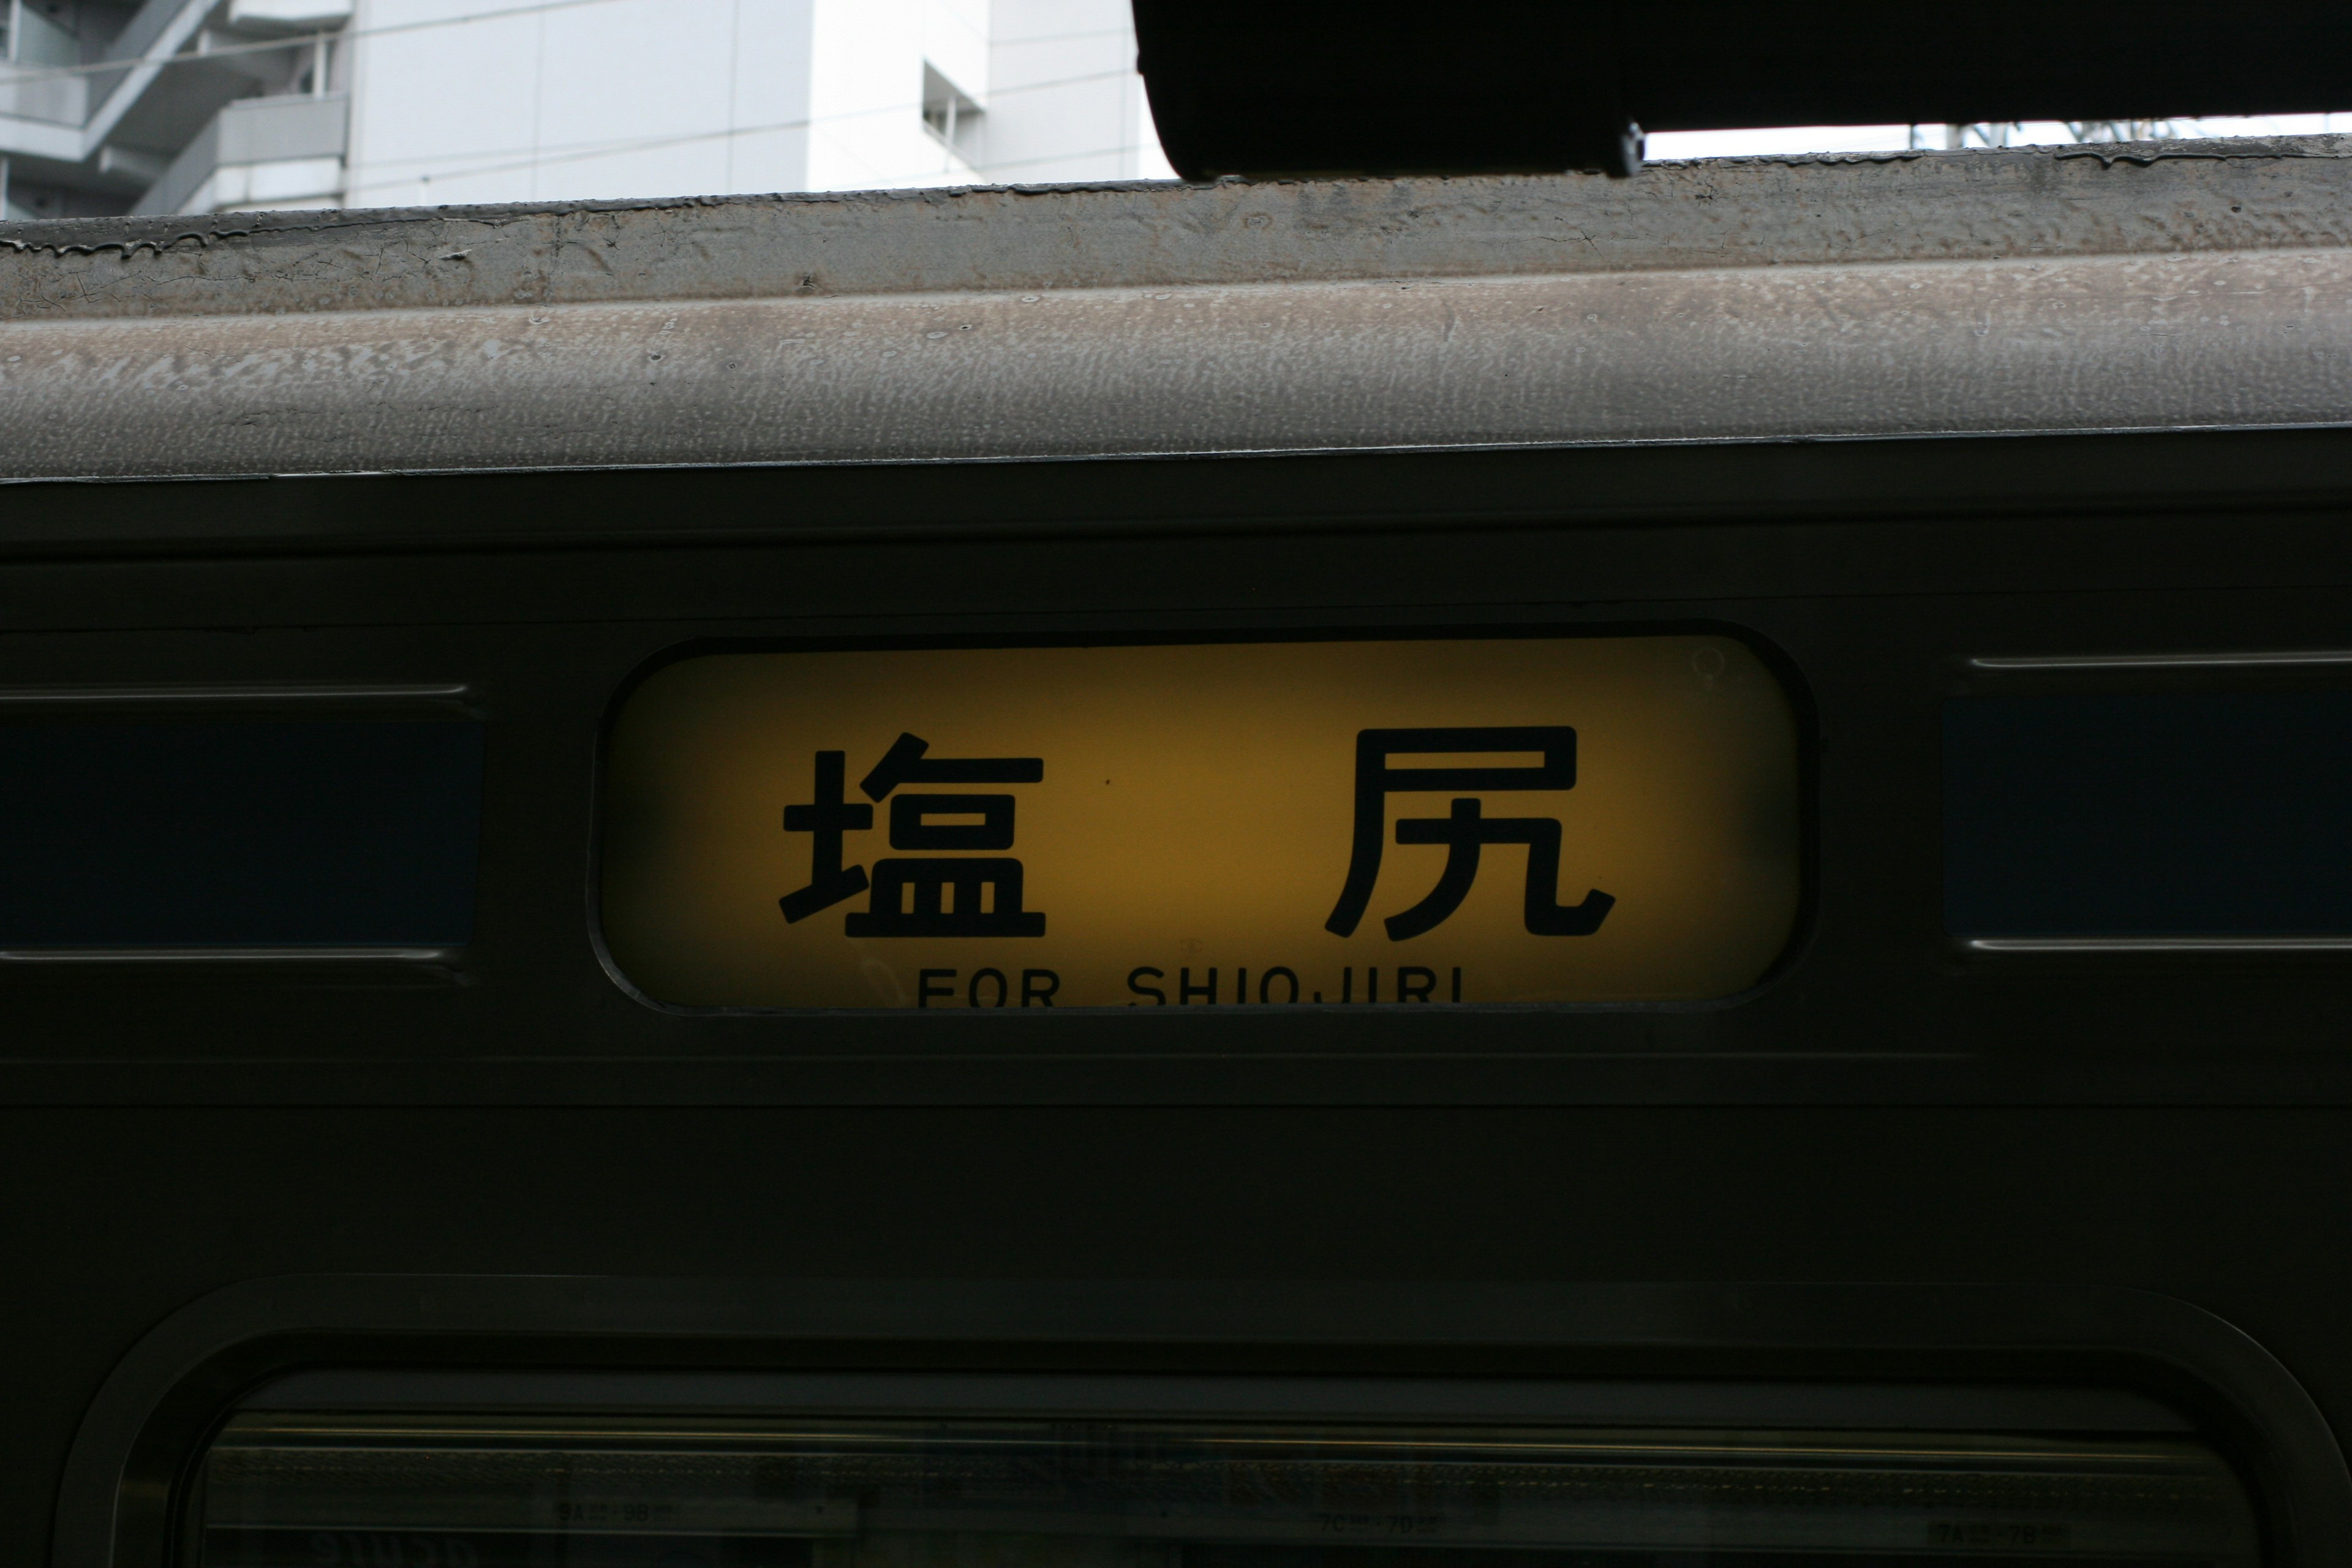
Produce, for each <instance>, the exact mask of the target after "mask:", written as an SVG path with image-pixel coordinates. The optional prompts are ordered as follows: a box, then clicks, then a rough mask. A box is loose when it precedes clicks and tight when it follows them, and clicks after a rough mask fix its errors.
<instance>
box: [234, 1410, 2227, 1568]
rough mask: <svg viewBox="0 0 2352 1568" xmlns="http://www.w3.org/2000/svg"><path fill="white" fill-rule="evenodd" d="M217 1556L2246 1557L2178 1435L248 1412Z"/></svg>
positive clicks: (1358, 1565)
mask: <svg viewBox="0 0 2352 1568" xmlns="http://www.w3.org/2000/svg"><path fill="white" fill-rule="evenodd" d="M192 1523H193V1524H194V1532H193V1533H192V1536H191V1538H190V1539H191V1540H192V1542H193V1543H194V1545H195V1547H196V1556H195V1561H196V1562H197V1563H199V1564H201V1568H297V1565H299V1568H391V1565H393V1564H400V1565H402V1568H524V1565H530V1568H1780V1565H1784V1564H1789V1565H1793V1564H1798V1563H1847V1564H1853V1565H1854V1568H1896V1565H1901V1568H1959V1565H1961V1564H1975V1563H2014V1564H2021V1565H2032V1568H2053V1565H2055V1564H2060V1563H2085V1564H2092V1563H2096V1564H2103V1565H2105V1568H2190V1565H2192V1564H2193V1565H2195V1568H2239V1565H2251V1564H2252V1563H2256V1562H2257V1561H2258V1558H2259V1554H2258V1549H2257V1546H2256V1535H2257V1531H2256V1528H2255V1525H2254V1522H2253V1519H2252V1512H2251V1510H2250V1508H2249V1504H2248V1500H2247V1497H2246V1495H2245V1493H2244V1492H2243V1491H2242V1489H2241V1487H2240V1485H2239V1483H2238V1481H2237V1480H2236V1479H2234V1477H2233V1475H2232V1472H2231V1469H2230V1468H2229V1467H2228V1466H2227V1465H2226V1464H2224V1463H2223V1462H2222V1460H2221V1458H2218V1457H2217V1456H2216V1454H2215V1453H2214V1452H2213V1451H2211V1450H2210V1449H2209V1448H2207V1447H2203V1446H2202V1445H2200V1443H2198V1442H2197V1441H2195V1440H2193V1438H2191V1437H2189V1436H2184V1435H2179V1434H2169V1435H2159V1434H2148V1433H2137V1434H2130V1435H2112V1434H2111V1435H2105V1436H2084V1435H2083V1434H2080V1433H2060V1432H2048V1431H2042V1432H2025V1433H2019V1432H2008V1433H2000V1432H1984V1431H1967V1432H1954V1431H1901V1432H1895V1431H1851V1430H1848V1431H1839V1430H1790V1429H1786V1428H1780V1429H1727V1428H1705V1429H1701V1428H1691V1427H1680V1428H1642V1427H1622V1426H1608V1427H1590V1426H1588V1427H1560V1426H1496V1425H1485V1426H1479V1425H1461V1424H1436V1425H1414V1426H1399V1425H1395V1424H1379V1423H1348V1422H1329V1421H1316V1422H1303V1421H1288V1422H1284V1421H1263V1420H1261V1421H1237V1420H1203V1419H1194V1420H1165V1419H1154V1420H1143V1419H1118V1418H1109V1417H1104V1416H1099V1415H1095V1416H1078V1417H1073V1416H1070V1415H1062V1416H1060V1417H1058V1418H1052V1419H1048V1418H1044V1417H1039V1416H1028V1417H1017V1416H999V1417H994V1418H986V1417H977V1416H959V1417H936V1416H935V1417H932V1418H928V1419H925V1418H908V1417H905V1416H898V1417H892V1418H880V1417H877V1416H874V1415H863V1414H852V1415H840V1414H834V1415H819V1414H803V1415H745V1414H740V1413H739V1414H734V1415H709V1414H706V1415H678V1414H647V1413H646V1412H645V1411H643V1410H639V1411H636V1412H626V1411H620V1412H612V1411H608V1412H604V1413H585V1412H582V1411H578V1410H569V1411H548V1410H541V1411H539V1412H527V1411H520V1410H513V1409H509V1410H504V1411H499V1412H497V1413H494V1414H493V1413H483V1412H475V1413H472V1414H466V1413H457V1412H446V1411H444V1412H418V1411H409V1412H405V1413H400V1412H392V1413H377V1414H363V1413H352V1412H340V1413H338V1412H321V1411H316V1410H310V1411H304V1410H295V1409H266V1410H247V1411H246V1412H244V1413H241V1414H239V1415H236V1416H235V1417H234V1418H232V1419H231V1420H230V1421H229V1423H228V1424H227V1426H226V1428H225V1429H224V1430H223V1431H222V1432H221V1433H220V1435H219V1436H218V1438H217V1439H216V1441H215V1444H214V1445H213V1447H212V1448H211V1450H210V1452H209V1454H208V1455H207V1456H206V1458H205V1461H204V1463H203V1465H202V1466H201V1468H200V1471H199V1474H198V1478H197V1479H196V1481H195V1484H194V1496H193V1510H192Z"/></svg>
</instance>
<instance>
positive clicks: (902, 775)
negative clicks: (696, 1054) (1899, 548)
mask: <svg viewBox="0 0 2352 1568" xmlns="http://www.w3.org/2000/svg"><path fill="white" fill-rule="evenodd" d="M605 764H606V766H605V781H604V782H605V795H604V798H605V803H606V805H605V818H604V863H603V902H604V940H605V943H606V947H607V951H608V952H610V953H611V955H612V957H613V960H614V963H616V964H617V965H618V966H619V967H620V969H621V971H622V972H623V973H625V974H626V975H627V976H628V977H629V979H630V980H631V981H632V982H634V983H635V984H636V985H637V986H638V987H640V988H641V989H642V990H644V991H645V992H646V994H648V995H650V996H652V997H654V998H655V999H656V1000H658V1001H662V1002H667V1003H672V1004H677V1005H689V1006H719V1007H933V1008H964V1007H1024V1006H1025V1007H1120V1006H1127V1007H1134V1006H1152V1007H1156V1006H1205V1005H1216V1006H1250V1007H1260V1006H1288V1005H1314V1004H1316V1003H1318V1002H1319V1003H1323V1004H1327V1005H1332V1004H1341V1005H1382V1006H1390V1005H1446V1004H1452V1003H1479V1002H1485V1003H1496V1002H1505V1003H1508V1002H1519V1003H1527V1002H1601V1001H1610V1002H1622V1001H1664V1000H1691V999H1698V998H1705V997H1714V996H1723V995H1727V994H1731V993H1733V992H1737V991H1739V990H1742V989H1744V988H1746V987H1747V986H1748V985H1750V984H1754V983H1755V981H1756V980H1757V979H1758V978H1759V976H1760V975H1761V974H1762V973H1764V971H1765V970H1766V969H1767V968H1769V966H1770V964H1771V963H1772V962H1773V960H1774V958H1775V957H1776V956H1777V955H1778V954H1779V953H1780V951H1781V949H1782V948H1783V947H1784V946H1785V945H1786V944H1787V942H1788V940H1789V936H1790V929H1791V927H1792V926H1793V924H1794V922H1795V920H1796V916H1797V906H1798V899H1799V893H1800V882H1801V868H1800V863H1799V862H1800V850H1799V840H1800V830H1799V818H1800V806H1799V799H1798V795H1799V784H1798V774H1799V769H1798V742H1797V734H1796V724H1795V721H1794V720H1793V717H1792V715H1791V713H1790V706H1789V700H1788V697H1787V694H1786V693H1785V692H1784V691H1783V690H1782V689H1781V688H1780V683H1779V682H1778V681H1777V680H1776V679H1774V678H1773V676H1772V675H1771V673H1770V671H1769V670H1768V669H1767V668H1765V667H1764V665H1763V663H1762V662H1761V661H1760V660H1759V659H1758V658H1757V657H1756V655H1755V654H1754V653H1753V652H1752V651H1751V650H1749V649H1748V647H1746V646H1745V645H1744V644H1742V643H1741V642H1739V641H1738V640H1737V639H1736V638H1732V637H1708V636H1664V637H1576V638H1568V637H1560V638H1543V639H1536V638H1508V639H1484V640H1475V641H1473V640H1460V641H1404V640H1400V641H1385V642H1376V641H1349V642H1277V643H1192V644H1183V645H1178V646H1161V647H1024V648H925V649H903V650H884V651H873V650H859V651H824V652H808V653H754V654H713V655H709V656H705V657H700V658H688V659H683V660H681V661H679V662H677V663H675V664H671V665H668V666H667V667H665V668H661V669H659V670H657V671H656V672H655V673H654V674H653V675H652V676H650V677H649V678H647V679H646V680H645V681H644V682H643V683H642V684H641V685H639V686H638V688H637V689H635V691H634V692H633V693H632V694H631V695H630V696H629V699H628V700H627V701H626V703H625V705H624V706H623V709H622V710H621V713H620V715H619V718H618V719H617V721H615V723H614V730H613V732H612V736H611V739H610V743H609V747H608V751H607V753H606V759H605Z"/></svg>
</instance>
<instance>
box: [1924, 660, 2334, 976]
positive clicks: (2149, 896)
mask: <svg viewBox="0 0 2352 1568" xmlns="http://www.w3.org/2000/svg"><path fill="white" fill-rule="evenodd" d="M1944 742H1945V752H1944V814H1945V815H1944V834H1945V884H1944V888H1945V921H1946V926H1947V928H1948V930H1949V931H1951V932H1952V933H1953V934H1955V935H1959V936H1969V937H2010V936H2015V937H2060V938H2066V937H2133V936H2138V937H2200V936H2213V937H2266V936H2268V937H2291V936H2321V935H2339V936H2340V935H2347V934H2352V880H2347V879H2346V878H2345V877H2344V876H2343V875H2342V872H2341V868H2342V867H2343V866H2344V865H2346V864H2347V862H2352V691H2324V690H2273V691H2183V692H2141V693H2114V692H2107V693H2072V694H2064V695H2041V696H2021V697H1966V698H1956V699H1953V700H1950V701H1948V702H1947V703H1946V704H1945V709H1944Z"/></svg>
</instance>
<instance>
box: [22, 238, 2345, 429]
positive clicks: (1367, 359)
mask: <svg viewBox="0 0 2352 1568" xmlns="http://www.w3.org/2000/svg"><path fill="white" fill-rule="evenodd" d="M2347 416H2352V251H2347V250H2336V251H2281V252H2255V253H2234V254H2233V253H2220V254H2215V253H2189V254H2183V255H2176V256H2160V257H2151V256H2138V257H2135V256H2115V257H2086V258H2070V259H2063V260H2038V261H2030V260H2022V259H2020V260H2011V261H1999V262H1992V261H1973V262H1910V263H1881V264H1872V265H1864V266H1852V267H1788V268H1723V269H1717V270H1712V271H1706V272H1628V273H1615V274H1585V275H1570V276H1565V277H1553V278H1525V279H1462V280H1450V281H1440V282H1427V281H1424V282H1416V283H1313V284H1288V285H1283V284H1255V285H1240V286H1226V285H1205V286H1195V287H1192V288H1179V289H1089V290H1069V291H1062V292H1043V293H1030V294H1005V293H986V294H965V295H897V296H891V295H880V296H854V297H848V298H834V299H807V300H739V301H702V302H696V301H688V302H681V303H676V304H627V305H570V306H545V307H537V306H503V307H478V308H474V309H469V310H408V311H364V312H323V313H316V314H309V315H286V316H277V317H266V318H258V319H253V318H246V319H238V318H227V317H209V318H193V319H183V320H170V321H140V320H113V321H63V322H48V323H26V324H20V325H18V326H16V327H13V328H10V329H8V330H7V331H5V333H0V453H5V458H0V461H5V471H6V472H8V473H10V474H13V475H16V476H31V475H68V474H96V475H113V474H121V475H129V474H139V473H156V472H191V473H194V472H203V473H236V472H247V473H250V472H289V471H292V472H301V471H330V470H352V469H371V468H469V467H481V466H488V467H513V466H535V465H541V464H595V463H627V464H652V463H734V462H762V461H858V460H867V461H870V460H915V459H926V458H990V457H1012V458H1053V457H1085V456H1095V455H1103V454H1119V453H1148V452H1242V451H1267V450H1306V449H1327V448H1348V447H1402V446H1438V447H1444V446H1473V445H1486V444H1495V443H1505V444H1519V443H1544V442H1580V441H1659V440H1693V439H1709V438H1734V439H1737V438H1769V437H1802V436H1844V437H1867V436H1895V435H1914V434H1921V433H1933V432H1974V433H1997V432H2005V431H2028V430H2099V429H2140V428H2173V427H2180V426H2223V425H2281V424H2313V423H2330V422H2336V421H2339V420H2343V419H2345V418H2347Z"/></svg>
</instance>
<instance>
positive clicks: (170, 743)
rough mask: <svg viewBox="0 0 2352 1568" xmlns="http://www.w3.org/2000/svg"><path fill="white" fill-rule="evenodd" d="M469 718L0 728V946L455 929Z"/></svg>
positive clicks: (449, 941)
mask: <svg viewBox="0 0 2352 1568" xmlns="http://www.w3.org/2000/svg"><path fill="white" fill-rule="evenodd" d="M482 760H483V727H482V726H481V725H480V724H478V723H474V722H458V721H446V722H444V721H385V720H347V719H327V720H303V721H269V720H248V721H239V720H213V721H157V722H145V721H130V722H109V721H87V722H29V723H10V724H0V947H5V948H8V949H12V950H17V951H20V952H22V951H27V950H29V951H33V952H41V951H56V950H61V949H62V950H69V951H70V950H101V951H104V950H114V949H128V950H142V951H145V950H154V949H159V948H160V949H197V950H205V949H222V948H256V947H259V948H288V949H313V948H351V947H384V946H420V947H446V946H454V945H457V944H459V943H463V942H466V941H467V939H468V938H469V937H470V936H471V934H472V931H473V921H474V877H475V862H476V858H477V856H478V848H479V844H478V840H479V837H480V819H481V797H482Z"/></svg>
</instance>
